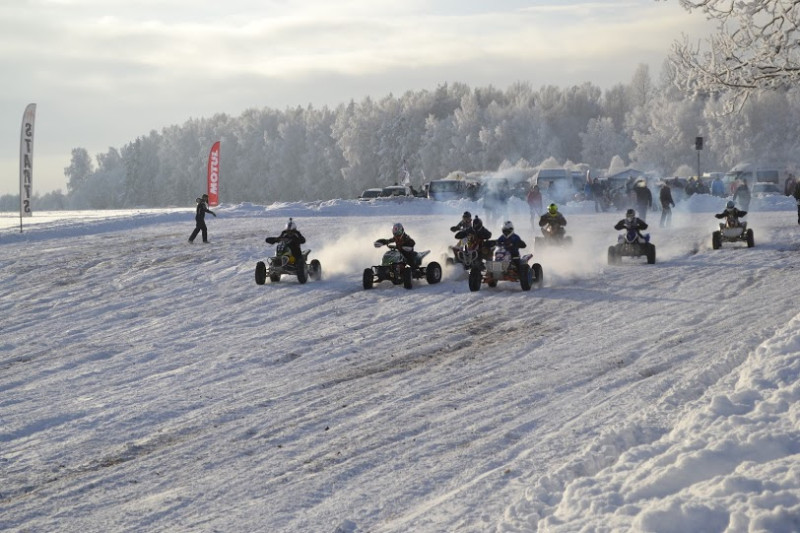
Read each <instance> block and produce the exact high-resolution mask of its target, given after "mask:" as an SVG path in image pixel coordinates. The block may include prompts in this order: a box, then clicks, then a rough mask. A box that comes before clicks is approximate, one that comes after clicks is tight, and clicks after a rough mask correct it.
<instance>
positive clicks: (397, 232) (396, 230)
mask: <svg viewBox="0 0 800 533" xmlns="http://www.w3.org/2000/svg"><path fill="white" fill-rule="evenodd" d="M405 232H406V230H405V229H404V228H403V225H402V224H401V223H399V222H395V224H394V226H392V235H394V236H395V237H400V236H402V235H403V233H405Z"/></svg>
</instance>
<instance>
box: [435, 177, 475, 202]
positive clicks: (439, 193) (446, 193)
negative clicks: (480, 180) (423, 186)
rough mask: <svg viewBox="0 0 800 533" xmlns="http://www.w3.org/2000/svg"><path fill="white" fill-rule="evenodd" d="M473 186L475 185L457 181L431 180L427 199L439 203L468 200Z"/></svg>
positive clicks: (470, 182) (465, 181) (469, 182)
mask: <svg viewBox="0 0 800 533" xmlns="http://www.w3.org/2000/svg"><path fill="white" fill-rule="evenodd" d="M471 184H472V186H471ZM474 185H475V183H474V182H472V181H467V180H459V179H453V180H433V181H431V182H430V183H429V184H428V198H430V199H431V200H437V201H440V202H442V201H445V200H459V199H461V198H469V197H470V195H471V194H472V190H473V188H474Z"/></svg>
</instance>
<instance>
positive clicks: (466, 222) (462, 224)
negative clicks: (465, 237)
mask: <svg viewBox="0 0 800 533" xmlns="http://www.w3.org/2000/svg"><path fill="white" fill-rule="evenodd" d="M471 227H472V213H470V212H469V211H464V214H463V215H461V220H459V221H458V224H456V225H455V226H450V231H452V232H453V233H456V239H459V241H460V240H461V239H462V238H461V237H458V233H459V232H462V231H464V230H466V229H469V228H471ZM460 245H461V242H459V244H457V245H455V246H451V247H450V249H451V250H452V251H453V253H458V250H459V248H461V246H460Z"/></svg>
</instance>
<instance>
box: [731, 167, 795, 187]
mask: <svg viewBox="0 0 800 533" xmlns="http://www.w3.org/2000/svg"><path fill="white" fill-rule="evenodd" d="M780 177H781V171H780V170H779V169H778V167H774V166H762V165H754V164H751V163H741V164H739V165H736V166H735V167H733V168H732V169H731V170H729V171H728V172H726V173H725V177H724V178H722V181H724V182H725V184H726V185H728V184H731V183H733V182H735V181H737V180H738V181H740V182H741V181H746V182H747V184H748V185H750V186H752V185H753V184H754V183H775V184H778V183H780Z"/></svg>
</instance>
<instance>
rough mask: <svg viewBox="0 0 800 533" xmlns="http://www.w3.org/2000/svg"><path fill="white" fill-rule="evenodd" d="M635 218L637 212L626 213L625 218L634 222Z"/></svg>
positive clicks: (630, 210) (629, 210) (629, 211)
mask: <svg viewBox="0 0 800 533" xmlns="http://www.w3.org/2000/svg"><path fill="white" fill-rule="evenodd" d="M635 217H636V211H634V210H633V209H628V210H627V211H625V218H627V219H629V220H633V219H634V218H635Z"/></svg>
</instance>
